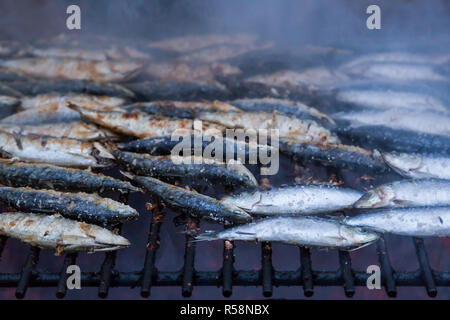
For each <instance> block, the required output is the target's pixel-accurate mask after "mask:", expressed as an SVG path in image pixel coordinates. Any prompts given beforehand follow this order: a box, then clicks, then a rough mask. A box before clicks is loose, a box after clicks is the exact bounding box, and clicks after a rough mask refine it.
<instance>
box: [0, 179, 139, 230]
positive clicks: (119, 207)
mask: <svg viewBox="0 0 450 320" xmlns="http://www.w3.org/2000/svg"><path fill="white" fill-rule="evenodd" d="M0 200H2V201H3V202H4V203H5V205H7V206H9V207H11V208H14V209H16V210H19V211H27V212H35V213H44V214H54V213H59V214H61V215H62V216H63V217H66V218H69V219H74V220H81V221H84V222H88V223H95V224H99V225H104V226H106V225H115V224H118V223H121V222H126V221H129V220H133V219H136V218H137V217H138V215H139V214H138V212H137V211H136V210H135V209H133V208H131V207H130V206H128V205H125V204H122V203H120V202H117V201H114V200H112V199H109V198H101V197H99V196H96V195H92V194H87V193H68V192H59V191H53V190H34V189H30V188H11V187H0Z"/></svg>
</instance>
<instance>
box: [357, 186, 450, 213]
mask: <svg viewBox="0 0 450 320" xmlns="http://www.w3.org/2000/svg"><path fill="white" fill-rule="evenodd" d="M421 206H450V181H449V180H440V179H421V180H400V181H395V182H392V183H386V184H383V185H381V186H378V187H376V188H374V189H371V190H369V191H367V192H366V193H365V194H364V195H363V196H362V197H361V199H359V200H358V201H357V202H356V203H355V204H354V205H353V207H355V208H358V209H372V208H386V207H421Z"/></svg>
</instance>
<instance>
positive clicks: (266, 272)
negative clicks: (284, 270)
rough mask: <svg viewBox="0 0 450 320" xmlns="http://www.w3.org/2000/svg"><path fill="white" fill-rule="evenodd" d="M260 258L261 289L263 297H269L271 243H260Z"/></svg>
mask: <svg viewBox="0 0 450 320" xmlns="http://www.w3.org/2000/svg"><path fill="white" fill-rule="evenodd" d="M261 260H262V263H261V265H262V269H261V273H262V289H263V295H264V297H271V296H272V292H273V288H272V273H273V266H272V244H271V243H270V242H263V243H261Z"/></svg>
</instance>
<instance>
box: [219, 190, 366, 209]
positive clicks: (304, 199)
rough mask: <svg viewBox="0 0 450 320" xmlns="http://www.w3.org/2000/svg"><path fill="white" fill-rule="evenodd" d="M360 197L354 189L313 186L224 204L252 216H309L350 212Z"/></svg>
mask: <svg viewBox="0 0 450 320" xmlns="http://www.w3.org/2000/svg"><path fill="white" fill-rule="evenodd" d="M361 196H362V192H360V191H357V190H353V189H348V188H340V187H334V186H329V185H320V184H319V185H314V184H311V185H301V186H300V185H297V186H289V187H281V188H274V189H270V190H256V191H250V192H242V193H239V194H236V195H231V196H225V197H224V198H222V199H221V201H222V203H226V204H232V205H234V206H237V207H239V208H241V209H243V210H245V211H246V212H248V213H250V214H253V215H310V214H318V213H324V212H333V211H339V210H344V209H348V208H351V207H352V206H353V204H354V203H355V202H356V201H357V200H358V199H359V198H361Z"/></svg>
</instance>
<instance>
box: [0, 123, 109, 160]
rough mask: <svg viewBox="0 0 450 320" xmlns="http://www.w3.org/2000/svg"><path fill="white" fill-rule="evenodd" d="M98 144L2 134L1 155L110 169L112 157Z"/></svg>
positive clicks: (0, 139)
mask: <svg viewBox="0 0 450 320" xmlns="http://www.w3.org/2000/svg"><path fill="white" fill-rule="evenodd" d="M99 147H100V146H99V145H97V144H96V143H89V142H83V141H79V140H75V139H69V138H54V137H48V136H37V135H17V134H11V133H8V132H3V131H0V151H1V152H2V153H3V157H4V158H5V157H6V158H17V159H20V160H22V161H26V162H39V163H48V164H53V165H60V166H65V167H80V168H83V167H84V168H87V167H97V168H101V167H108V166H110V165H111V160H110V159H108V157H112V155H110V154H105V153H104V152H103V151H102V149H101V148H99Z"/></svg>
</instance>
